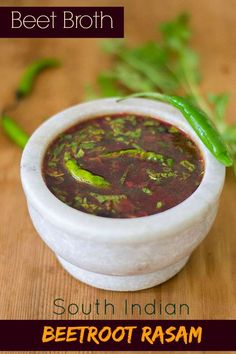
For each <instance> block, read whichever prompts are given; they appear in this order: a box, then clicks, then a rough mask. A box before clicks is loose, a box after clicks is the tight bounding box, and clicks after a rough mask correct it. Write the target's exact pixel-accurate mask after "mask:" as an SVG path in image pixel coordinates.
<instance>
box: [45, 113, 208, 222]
mask: <svg viewBox="0 0 236 354" xmlns="http://www.w3.org/2000/svg"><path fill="white" fill-rule="evenodd" d="M42 170H43V176H44V179H45V182H46V185H47V187H48V188H49V190H50V191H51V192H52V193H53V194H54V195H55V196H56V197H57V198H58V199H60V200H61V201H62V202H64V203H66V204H67V205H69V206H71V207H72V208H75V209H78V210H81V211H83V212H86V213H89V214H94V215H98V216H105V217H111V218H133V217H141V216H147V215H151V214H156V213H160V212H163V211H165V210H167V209H169V208H172V207H174V206H176V205H177V204H179V203H181V202H182V201H184V200H185V199H186V198H188V197H189V196H190V195H191V194H192V193H193V192H194V191H195V190H196V189H197V187H198V186H199V184H200V183H201V180H202V177H203V173H204V163H203V158H202V156H201V154H200V151H199V149H198V147H197V146H196V144H195V143H194V142H193V141H192V140H191V139H190V138H189V137H188V136H187V135H186V134H185V133H184V132H182V131H181V130H179V129H178V128H176V127H175V126H172V125H170V124H168V123H165V122H162V121H161V120H157V119H154V118H150V117H147V116H138V115H130V114H116V115H110V116H108V115H107V116H102V117H97V118H93V119H90V120H87V121H84V122H82V123H79V124H77V125H75V126H73V127H71V128H70V129H68V130H66V131H65V132H63V133H62V134H60V135H59V136H58V137H57V138H56V139H55V140H54V141H53V142H52V143H51V145H50V146H49V147H48V149H47V151H46V154H45V157H44V161H43V169H42Z"/></svg>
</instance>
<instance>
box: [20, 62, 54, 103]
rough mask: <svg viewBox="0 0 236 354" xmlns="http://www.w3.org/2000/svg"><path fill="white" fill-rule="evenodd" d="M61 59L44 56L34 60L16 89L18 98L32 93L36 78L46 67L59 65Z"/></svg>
mask: <svg viewBox="0 0 236 354" xmlns="http://www.w3.org/2000/svg"><path fill="white" fill-rule="evenodd" d="M59 64H60V63H59V61H58V60H57V59H54V58H43V59H39V60H37V61H35V62H33V63H32V64H31V65H30V66H29V67H28V68H27V69H26V70H25V72H24V74H23V76H22V78H21V80H20V83H19V87H18V89H17V91H16V97H17V98H23V97H25V96H27V95H28V94H30V92H31V90H32V88H33V85H34V82H35V79H36V78H37V76H38V75H39V74H40V73H41V72H42V71H43V70H45V69H48V68H53V67H57V66H58V65H59Z"/></svg>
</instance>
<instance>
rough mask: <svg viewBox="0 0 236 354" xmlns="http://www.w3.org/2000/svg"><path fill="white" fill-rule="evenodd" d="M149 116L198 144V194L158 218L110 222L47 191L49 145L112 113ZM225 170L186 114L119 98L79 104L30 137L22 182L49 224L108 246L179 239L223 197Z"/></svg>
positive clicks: (59, 114) (169, 108)
mask: <svg viewBox="0 0 236 354" xmlns="http://www.w3.org/2000/svg"><path fill="white" fill-rule="evenodd" d="M118 112H120V113H122V112H126V113H133V114H135V113H136V114H147V115H149V116H151V117H153V118H159V119H161V120H162V121H166V122H169V123H171V124H173V125H175V126H176V127H178V128H180V129H182V130H183V131H184V132H186V133H187V134H188V135H189V136H190V137H191V139H192V140H193V141H194V142H195V143H196V144H197V145H198V147H199V148H200V151H201V152H202V155H203V158H204V160H205V173H204V176H203V179H202V181H201V183H200V185H199V187H198V188H197V189H196V191H195V192H194V193H193V194H192V195H191V196H190V197H188V198H187V199H185V200H184V201H183V202H181V203H180V204H178V205H176V206H175V207H172V208H171V209H168V210H166V211H164V212H162V213H159V214H153V215H149V216H144V217H139V218H130V219H129V218H124V219H116V218H107V217H101V216H95V215H92V214H87V213H84V212H82V211H78V210H76V209H73V208H71V207H69V206H68V205H66V204H65V203H63V202H61V201H60V200H59V199H57V198H56V197H55V196H54V195H53V194H52V193H51V192H50V191H49V189H48V188H47V186H46V184H45V182H44V180H43V177H42V173H41V164H42V159H43V156H44V153H45V150H46V148H47V146H48V145H49V143H50V142H51V141H52V140H53V139H54V138H55V137H56V136H57V135H58V134H59V133H61V132H62V131H64V130H65V129H66V128H69V127H70V126H73V125H74V124H75V123H76V122H79V121H82V120H86V119H91V118H93V117H96V116H99V115H102V114H112V113H118ZM224 178H225V167H224V166H223V165H222V164H220V163H219V162H218V161H217V160H216V159H215V158H214V157H213V156H212V154H211V153H210V152H209V151H208V149H207V148H206V147H205V146H204V145H203V144H202V142H201V141H200V139H199V138H198V136H197V135H196V134H195V132H194V131H193V129H192V128H191V127H190V126H189V124H188V123H187V122H186V120H185V119H184V117H183V116H182V114H181V113H180V112H179V111H178V110H176V109H175V108H173V107H171V106H170V105H167V104H165V103H161V102H158V101H152V100H148V99H143V98H133V99H127V100H124V101H121V102H117V100H116V98H108V99H99V100H94V101H89V102H86V103H81V104H78V105H75V106H72V107H69V108H68V109H66V110H64V111H62V112H60V113H57V114H55V115H53V116H52V117H51V118H49V119H48V120H47V121H45V122H44V123H43V124H41V125H40V126H39V127H38V128H37V129H36V131H35V132H34V133H33V134H32V136H31V137H30V139H29V141H28V143H27V145H26V147H25V149H24V151H23V155H22V159H21V180H22V185H23V189H24V192H25V194H26V197H27V201H28V203H30V204H31V205H32V206H33V207H34V208H35V209H36V210H37V211H38V212H39V214H40V215H41V216H43V218H44V219H45V220H47V221H48V222H49V223H51V224H53V225H54V226H56V227H58V228H59V229H60V230H62V231H64V232H66V233H68V234H70V235H71V236H72V237H81V238H83V239H86V240H94V241H96V242H108V243H131V242H132V243H135V242H148V241H150V242H151V241H154V240H155V241H156V240H157V239H161V238H163V237H170V236H175V235H176V234H178V233H179V232H182V231H184V230H186V229H187V228H189V227H191V226H192V225H193V224H196V223H197V222H199V220H200V219H201V218H202V217H204V215H206V214H207V212H208V211H209V208H211V206H212V203H215V202H216V201H217V199H218V197H219V196H220V193H221V190H222V188H223V184H224Z"/></svg>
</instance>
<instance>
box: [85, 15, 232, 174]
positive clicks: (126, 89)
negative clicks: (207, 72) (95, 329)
mask: <svg viewBox="0 0 236 354" xmlns="http://www.w3.org/2000/svg"><path fill="white" fill-rule="evenodd" d="M159 29H160V32H161V36H162V38H161V40H159V41H158V42H157V41H149V42H145V43H143V44H141V45H138V46H136V47H130V46H128V45H127V44H126V42H124V41H123V40H111V41H105V42H104V44H103V50H104V51H105V52H106V53H107V54H109V55H111V56H112V58H113V64H112V67H111V69H110V70H106V71H102V72H101V73H100V74H99V75H98V77H97V82H96V89H94V88H93V87H91V86H90V87H87V92H88V98H96V97H112V96H119V97H121V96H126V95H129V94H132V93H138V92H143V93H148V92H155V93H162V94H165V95H167V96H181V97H183V99H184V100H186V101H187V102H188V103H189V104H191V105H193V106H196V107H198V108H199V109H200V110H201V111H203V112H204V113H205V114H206V116H207V117H209V118H210V120H211V121H212V122H213V124H214V126H215V127H216V129H217V131H218V132H219V133H220V137H219V134H217V136H218V138H217V139H218V140H219V139H220V140H221V142H220V144H221V145H222V144H224V146H225V147H226V146H227V147H228V149H229V151H230V154H231V156H232V158H233V162H234V170H235V174H236V124H233V125H228V124H227V122H226V120H225V113H226V109H227V105H228V100H229V95H228V94H227V93H217V94H214V93H206V94H204V95H203V94H202V92H201V90H200V83H201V72H200V68H199V57H198V55H197V53H196V52H195V51H194V50H193V49H192V48H191V47H190V45H189V43H190V40H191V37H192V31H191V28H190V26H189V16H188V14H181V15H179V16H178V17H177V18H175V19H173V20H172V21H168V22H165V23H162V24H161V25H160V28H159ZM168 103H170V102H168ZM204 124H205V123H204ZM206 124H209V123H206ZM205 138H206V139H208V138H209V141H210V139H211V135H210V134H209V131H208V133H207V136H206V137H205ZM217 146H219V144H217ZM208 148H209V146H208ZM212 149H213V148H212ZM228 158H229V159H230V157H229V154H228V153H227V158H226V159H227V162H226V164H227V165H230V161H229V160H228Z"/></svg>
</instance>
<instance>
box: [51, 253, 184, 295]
mask: <svg viewBox="0 0 236 354" xmlns="http://www.w3.org/2000/svg"><path fill="white" fill-rule="evenodd" d="M56 257H57V259H58V260H59V262H60V263H61V265H62V267H63V268H64V269H65V270H66V271H67V272H68V273H69V274H70V275H72V276H73V277H74V278H76V279H78V280H80V281H82V282H83V283H86V284H88V285H91V286H94V287H95V288H99V289H104V290H113V291H137V290H142V289H147V288H151V287H153V286H156V285H159V284H161V283H163V282H165V281H166V280H168V279H170V278H172V277H173V276H174V275H176V274H177V273H178V272H179V271H180V270H181V269H182V268H183V267H184V266H185V264H186V263H187V261H188V259H189V256H187V257H184V258H182V259H181V260H179V261H178V262H176V263H174V264H171V265H170V266H168V267H166V268H163V269H160V270H158V271H156V272H153V273H146V274H139V275H127V276H118V275H106V274H101V273H95V272H90V271H88V270H84V269H82V268H79V267H76V266H74V265H73V264H71V263H69V262H67V261H65V260H64V259H63V258H62V257H60V256H58V255H56Z"/></svg>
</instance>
